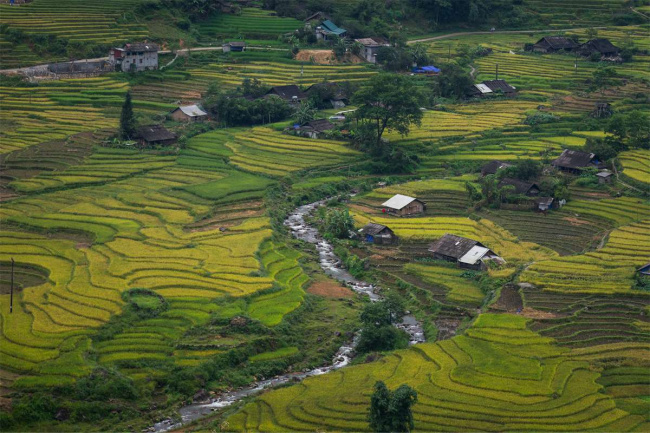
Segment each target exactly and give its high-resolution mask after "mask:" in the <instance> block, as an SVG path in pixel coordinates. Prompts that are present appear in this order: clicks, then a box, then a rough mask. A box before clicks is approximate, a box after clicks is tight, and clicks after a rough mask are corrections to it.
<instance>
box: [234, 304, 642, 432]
mask: <svg viewBox="0 0 650 433" xmlns="http://www.w3.org/2000/svg"><path fill="white" fill-rule="evenodd" d="M526 324H527V321H526V319H524V318H522V317H516V316H510V315H493V314H485V315H482V316H481V317H480V318H479V319H478V320H477V321H476V322H475V323H474V325H473V326H472V328H470V329H469V330H468V331H467V333H466V335H464V336H459V337H455V338H453V339H451V340H445V341H442V342H439V343H427V344H423V345H418V346H415V347H413V348H411V349H409V350H403V351H398V352H396V353H394V354H391V355H388V356H386V357H384V358H382V359H381V360H379V361H376V362H374V363H370V364H364V365H358V366H354V367H350V368H347V369H344V370H339V371H337V372H335V373H331V374H328V375H325V376H319V377H314V378H310V379H307V380H305V381H304V382H302V383H301V384H298V385H294V386H292V387H288V388H283V389H279V390H276V391H272V392H269V393H266V394H264V395H262V396H261V397H260V398H258V399H257V400H256V401H254V402H252V403H249V404H248V405H246V406H245V407H244V409H243V410H242V411H241V412H239V413H237V414H236V415H233V416H231V417H229V418H228V422H229V427H230V428H232V429H233V430H238V431H244V430H246V431H287V430H292V431H311V430H317V429H322V428H328V429H332V430H341V431H367V429H368V426H367V421H366V416H367V415H366V414H367V410H368V405H369V402H370V394H371V392H372V386H373V385H374V384H375V382H376V381H377V380H383V381H384V382H386V384H387V385H388V387H389V388H391V389H392V388H396V387H397V386H399V385H401V384H404V383H405V384H408V385H410V386H411V387H413V388H415V389H416V390H417V392H418V403H417V404H416V405H415V407H414V409H413V415H414V418H415V429H416V430H418V431H458V430H481V431H505V430H517V431H567V430H570V431H577V430H584V429H595V430H607V431H628V430H633V429H639V430H643V429H644V427H646V426H647V422H646V419H645V417H644V416H642V415H631V414H630V413H628V412H626V411H624V410H622V409H621V408H619V407H617V402H616V401H615V400H614V399H613V398H612V397H610V396H609V395H607V394H605V393H603V392H602V390H601V386H600V385H598V384H596V383H595V381H596V380H597V379H599V377H600V374H599V373H598V372H595V371H593V370H589V368H588V366H589V364H588V362H586V360H588V359H594V358H603V357H604V356H606V354H607V353H608V352H607V350H608V349H607V347H600V346H599V347H596V348H592V349H589V350H585V349H576V350H575V351H569V350H567V349H561V348H558V347H557V346H555V345H554V340H553V339H552V338H548V337H542V336H540V335H539V334H537V333H535V332H533V331H530V330H528V329H527V328H526ZM625 348H627V347H624V348H623V349H625ZM627 350H628V352H632V351H635V352H633V353H628V356H629V357H630V358H632V359H635V358H634V357H636V359H640V358H642V357H643V356H644V355H647V352H648V344H643V345H637V346H631V347H629V348H627ZM342 389H345V395H343V394H341V390H342Z"/></svg>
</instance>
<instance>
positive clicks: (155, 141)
mask: <svg viewBox="0 0 650 433" xmlns="http://www.w3.org/2000/svg"><path fill="white" fill-rule="evenodd" d="M137 138H138V141H139V143H140V145H141V146H142V147H152V146H170V145H172V144H174V143H176V141H177V140H178V137H177V136H176V134H174V133H173V132H171V131H170V130H168V129H167V128H165V127H164V126H162V125H148V126H141V127H140V128H138V129H137Z"/></svg>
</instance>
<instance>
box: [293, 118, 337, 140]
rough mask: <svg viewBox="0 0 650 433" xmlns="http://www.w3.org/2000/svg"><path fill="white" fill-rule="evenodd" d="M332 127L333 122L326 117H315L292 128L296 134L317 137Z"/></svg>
mask: <svg viewBox="0 0 650 433" xmlns="http://www.w3.org/2000/svg"><path fill="white" fill-rule="evenodd" d="M332 129H334V124H333V123H332V122H330V121H329V120H327V119H315V120H310V121H309V122H307V123H305V124H303V125H300V126H298V127H297V128H294V130H295V131H296V133H297V134H298V135H302V136H304V137H309V138H319V137H321V136H322V135H324V134H325V132H327V131H331V130H332Z"/></svg>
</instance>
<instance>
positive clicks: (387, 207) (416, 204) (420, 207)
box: [382, 194, 427, 216]
mask: <svg viewBox="0 0 650 433" xmlns="http://www.w3.org/2000/svg"><path fill="white" fill-rule="evenodd" d="M382 206H383V207H384V209H383V212H386V213H391V214H396V215H399V216H407V215H416V214H421V213H423V212H424V211H425V210H426V208H427V206H426V203H424V202H423V201H421V200H418V199H417V198H413V197H409V196H407V195H402V194H396V195H394V196H393V197H392V198H391V199H390V200H388V201H386V202H384V203H382Z"/></svg>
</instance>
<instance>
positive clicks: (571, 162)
mask: <svg viewBox="0 0 650 433" xmlns="http://www.w3.org/2000/svg"><path fill="white" fill-rule="evenodd" d="M551 165H552V166H553V167H556V168H557V169H558V170H562V171H566V172H569V173H576V174H578V173H580V172H581V171H582V170H584V169H585V168H587V167H596V168H599V167H602V163H601V162H600V161H598V159H597V158H596V155H595V154H593V153H588V152H581V151H579V150H569V149H564V151H562V154H561V155H560V156H559V157H557V158H556V159H555V160H554V161H553V162H551Z"/></svg>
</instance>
